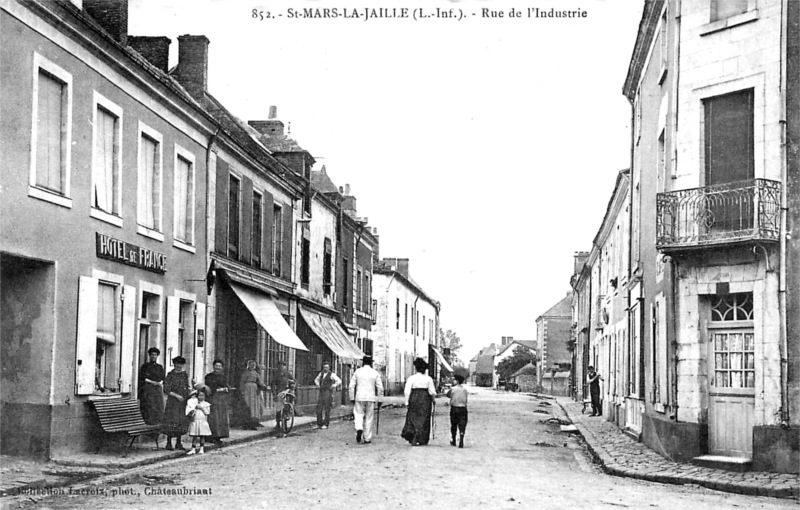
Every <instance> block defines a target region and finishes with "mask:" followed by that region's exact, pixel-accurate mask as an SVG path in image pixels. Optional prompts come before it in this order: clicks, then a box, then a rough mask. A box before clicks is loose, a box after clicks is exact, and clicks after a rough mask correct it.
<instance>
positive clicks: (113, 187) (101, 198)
mask: <svg viewBox="0 0 800 510" xmlns="http://www.w3.org/2000/svg"><path fill="white" fill-rule="evenodd" d="M94 102H95V108H94V130H93V134H94V154H93V156H92V197H91V205H92V207H93V208H94V209H97V210H98V211H102V212H104V213H108V214H111V215H114V216H120V210H121V200H120V196H121V187H120V186H121V176H120V169H121V167H122V150H121V145H122V109H121V108H120V107H118V106H117V105H115V104H114V103H112V102H111V101H109V100H108V99H106V98H104V97H103V96H101V95H100V94H98V93H97V92H95V93H94ZM112 221H113V220H112Z"/></svg>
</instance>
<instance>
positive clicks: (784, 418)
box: [778, 0, 789, 427]
mask: <svg viewBox="0 0 800 510" xmlns="http://www.w3.org/2000/svg"><path fill="white" fill-rule="evenodd" d="M788 2H789V0H783V1H782V2H781V45H780V48H781V49H780V52H781V53H780V62H781V76H780V80H781V81H780V90H781V102H780V108H781V114H780V115H781V117H780V121H779V122H780V126H781V218H780V221H781V226H780V233H779V235H780V269H779V272H778V308H779V313H780V343H779V351H780V358H781V367H780V368H781V412H780V417H781V423H780V424H781V426H782V427H788V426H789V380H788V377H789V373H788V368H789V367H788V364H789V360H788V358H787V353H788V350H789V346H788V339H787V338H786V336H787V331H786V330H787V324H786V322H787V321H786V238H787V236H788V235H789V233H788V232H787V229H786V215H787V211H788V209H789V207H788V197H787V191H786V184H787V181H788V175H787V165H788V162H787V158H788V154H787V152H788V146H787V133H786V129H787V126H786V109H787V106H786V85H787V81H786V80H787V77H786V65H787V62H786V56H787V46H788V43H787V40H786V37H787V31H788V29H787V25H788V21H789V20H788V16H789V13H788V9H789V6H788Z"/></svg>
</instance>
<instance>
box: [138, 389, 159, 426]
mask: <svg viewBox="0 0 800 510" xmlns="http://www.w3.org/2000/svg"><path fill="white" fill-rule="evenodd" d="M141 396H142V397H141V400H140V401H139V406H140V408H141V411H142V419H143V420H144V422H145V423H146V424H148V425H157V424H159V423H161V420H163V419H164V391H163V390H162V389H161V386H155V385H153V384H145V387H144V388H142V393H141Z"/></svg>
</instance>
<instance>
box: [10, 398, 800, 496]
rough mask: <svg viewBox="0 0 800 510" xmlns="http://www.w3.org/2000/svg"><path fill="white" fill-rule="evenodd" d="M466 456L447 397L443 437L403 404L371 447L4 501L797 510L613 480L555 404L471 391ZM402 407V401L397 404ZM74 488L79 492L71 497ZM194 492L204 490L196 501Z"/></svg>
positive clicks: (292, 440) (167, 469)
mask: <svg viewBox="0 0 800 510" xmlns="http://www.w3.org/2000/svg"><path fill="white" fill-rule="evenodd" d="M470 391H471V392H474V394H473V395H471V401H470V421H469V425H468V428H467V435H466V444H465V448H464V449H458V448H453V447H451V446H450V445H449V443H448V437H447V436H448V431H447V430H446V429H448V428H449V427H448V425H449V424H448V423H447V421H448V408H447V406H446V405H445V403H446V400H444V399H439V401H438V405H437V416H436V418H437V426H436V438H435V439H434V440H433V441H432V444H431V445H429V446H427V447H417V448H413V447H410V446H409V445H408V444H407V443H405V442H404V441H403V440H402V439H401V438H400V436H399V433H400V430H401V428H402V423H403V419H404V415H405V410H404V409H402V408H386V409H383V410H382V411H381V417H380V429H379V432H378V435H377V436H376V437H375V438H374V440H373V443H372V444H370V445H359V444H356V443H355V436H354V433H353V430H352V422H350V421H338V422H335V423H333V424H332V425H331V428H330V429H328V430H312V429H307V428H306V429H300V430H298V431H296V432H293V433H292V434H291V435H290V436H289V437H287V438H268V439H263V440H258V441H255V442H252V443H244V444H240V445H235V446H230V447H226V448H223V449H221V450H213V451H210V452H208V453H206V454H205V455H203V456H195V457H190V458H186V457H183V458H179V459H172V460H167V461H164V462H161V463H158V464H153V465H148V466H143V467H139V468H135V469H132V470H128V471H125V472H122V473H118V474H114V475H110V476H106V477H102V478H99V479H96V480H94V481H92V482H90V483H85V484H81V485H75V486H72V487H71V488H68V487H65V488H62V489H59V490H60V491H62V492H63V493H62V494H57V495H51V496H46V497H45V496H35V495H18V496H14V497H9V498H4V501H3V507H4V508H142V507H148V508H174V507H188V508H199V507H210V508H243V507H259V508H287V509H294V508H319V507H322V506H327V507H333V508H343V507H352V508H417V507H422V506H430V505H438V506H440V507H442V508H459V507H460V508H486V507H489V508H533V507H538V508H565V507H572V508H610V507H628V508H674V507H678V508H680V507H684V508H693V509H694V508H723V507H724V508H736V507H739V508H751V509H755V508H793V507H795V505H796V501H791V500H781V499H773V498H763V497H752V496H740V495H731V494H725V493H721V492H717V491H713V490H709V489H705V488H701V487H696V486H688V485H684V486H676V485H664V484H659V483H653V482H647V481H642V480H634V479H629V478H618V477H612V476H608V475H606V474H604V473H603V472H602V470H601V468H600V467H599V466H598V465H596V464H594V463H593V462H592V460H591V455H590V453H589V452H588V449H587V447H586V445H585V444H584V442H583V441H582V439H581V438H580V436H578V435H577V434H571V433H567V432H562V431H561V428H560V425H559V420H563V419H564V418H565V415H564V414H563V412H562V411H561V409H560V407H559V406H558V405H557V403H556V402H555V401H554V400H550V399H539V398H535V397H533V396H530V395H527V394H520V393H516V394H513V393H497V392H494V391H489V390H483V389H475V388H470ZM395 401H398V399H395ZM70 491H72V494H70ZM195 493H197V494H195Z"/></svg>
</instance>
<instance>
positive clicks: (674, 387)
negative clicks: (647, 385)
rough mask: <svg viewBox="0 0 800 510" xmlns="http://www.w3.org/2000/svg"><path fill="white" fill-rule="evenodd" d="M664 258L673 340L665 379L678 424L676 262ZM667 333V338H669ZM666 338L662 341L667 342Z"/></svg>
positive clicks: (670, 345) (669, 343) (673, 418)
mask: <svg viewBox="0 0 800 510" xmlns="http://www.w3.org/2000/svg"><path fill="white" fill-rule="evenodd" d="M665 257H667V258H669V263H670V294H671V296H670V312H671V315H672V317H671V318H670V319H671V320H669V321H668V322H667V324H668V325H669V324H671V325H672V336H673V338H674V340H673V341H672V342H668V343H667V348H668V349H671V350H672V370H671V371H670V370H669V367H666V368H667V369H668V370H667V377H668V378H669V379H670V381H669V382H668V385H669V389H670V395H669V406H670V408H671V409H672V416H670V418H672V420H673V421H675V422H676V423H677V422H678V363H679V361H680V360H679V359H678V261H677V260H675V257H672V256H669V255H665ZM669 333H670V332H669V331H667V338H669ZM667 338H665V339H664V341H665V342H666V341H667ZM667 359H669V357H668V358H667ZM670 372H672V377H670Z"/></svg>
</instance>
